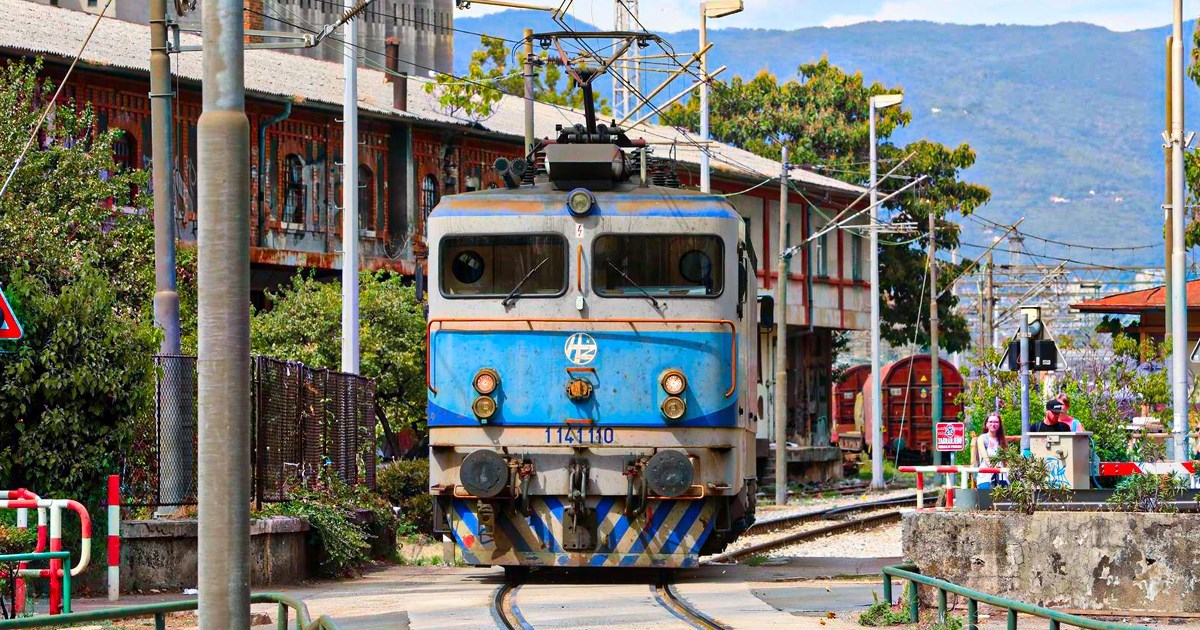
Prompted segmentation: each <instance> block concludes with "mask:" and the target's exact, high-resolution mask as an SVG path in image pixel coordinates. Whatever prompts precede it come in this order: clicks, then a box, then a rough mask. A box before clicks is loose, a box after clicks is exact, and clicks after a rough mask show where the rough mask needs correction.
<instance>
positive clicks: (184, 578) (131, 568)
mask: <svg viewBox="0 0 1200 630" xmlns="http://www.w3.org/2000/svg"><path fill="white" fill-rule="evenodd" d="M308 530H309V527H308V524H307V523H305V522H304V521H302V520H300V519H297V518H289V517H275V518H271V519H259V520H254V521H251V525H250V559H251V573H250V576H251V577H250V579H251V583H252V584H253V585H254V586H268V585H271V584H293V583H296V582H299V581H301V580H304V579H306V578H308V577H310V576H311V575H312V572H311V571H310V564H311V563H310V561H309V548H308V546H307V545H306V544H305V540H306V538H307V535H308ZM196 531H197V522H196V521H195V520H148V521H126V522H124V523H121V590H122V591H130V592H137V591H141V592H144V591H149V590H152V589H154V590H163V591H169V592H180V591H182V590H183V589H185V588H195V587H196V571H197V564H196V563H197V555H196ZM102 560H103V559H102Z"/></svg>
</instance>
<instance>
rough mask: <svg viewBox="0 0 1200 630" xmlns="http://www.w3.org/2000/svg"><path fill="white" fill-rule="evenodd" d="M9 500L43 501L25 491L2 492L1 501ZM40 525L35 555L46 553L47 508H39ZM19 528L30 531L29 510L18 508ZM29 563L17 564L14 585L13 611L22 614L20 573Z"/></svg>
mask: <svg viewBox="0 0 1200 630" xmlns="http://www.w3.org/2000/svg"><path fill="white" fill-rule="evenodd" d="M8 499H26V500H33V501H37V500H39V499H41V497H39V496H38V495H36V494H34V493H32V492H30V491H28V490H26V489H24V488H18V489H17V490H0V500H8ZM37 511H38V524H37V546H36V548H35V549H34V550H33V551H34V553H41V552H43V551H46V526H47V523H46V510H45V508H37ZM17 528H18V529H29V508H17ZM28 567H29V563H28V562H19V563H17V571H18V574H17V576H16V579H15V580H14V583H13V611H14V612H16V613H21V612H24V611H25V601H26V588H25V580H24V578H22V577H21V575H20V571H21V570H22V569H28Z"/></svg>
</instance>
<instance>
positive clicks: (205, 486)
mask: <svg viewBox="0 0 1200 630" xmlns="http://www.w3.org/2000/svg"><path fill="white" fill-rule="evenodd" d="M202 11H203V25H204V35H203V37H204V40H203V46H204V48H203V50H204V61H203V67H204V75H203V76H204V79H203V80H204V83H203V92H204V109H203V113H201V114H200V121H199V123H198V124H197V137H198V143H197V144H198V146H197V157H198V168H197V183H198V195H197V199H198V202H199V211H200V212H199V235H198V243H199V263H198V276H199V279H198V294H199V332H200V344H199V360H198V362H197V371H198V376H199V405H198V407H199V412H200V430H199V439H200V475H199V478H200V484H199V487H200V527H199V530H200V531H199V579H198V585H199V590H200V596H199V600H200V601H199V611H198V612H199V621H200V628H201V629H202V630H226V629H229V628H248V627H250V123H249V121H248V120H247V119H246V89H245V62H244V58H243V55H244V47H245V44H244V29H243V25H242V2H241V0H206V1H205V2H203V3H202Z"/></svg>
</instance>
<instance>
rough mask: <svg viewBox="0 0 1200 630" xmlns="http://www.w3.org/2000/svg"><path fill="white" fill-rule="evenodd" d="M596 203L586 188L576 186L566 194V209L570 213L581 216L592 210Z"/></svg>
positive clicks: (593, 196)
mask: <svg viewBox="0 0 1200 630" xmlns="http://www.w3.org/2000/svg"><path fill="white" fill-rule="evenodd" d="M595 205H596V197H595V195H593V194H592V191H590V190H588V189H586V188H576V189H575V190H572V191H571V194H569V195H567V210H569V211H570V212H571V214H573V215H575V216H577V217H582V216H584V215H585V214H587V213H589V212H591V211H592V208H593V207H595Z"/></svg>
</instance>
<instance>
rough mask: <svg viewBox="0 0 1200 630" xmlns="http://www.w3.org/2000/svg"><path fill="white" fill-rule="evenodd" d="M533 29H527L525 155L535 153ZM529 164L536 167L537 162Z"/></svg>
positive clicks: (534, 157)
mask: <svg viewBox="0 0 1200 630" xmlns="http://www.w3.org/2000/svg"><path fill="white" fill-rule="evenodd" d="M533 62H534V58H533V29H531V28H527V29H525V155H530V156H531V157H532V158H533V159H534V160H535V161H536V159H537V158H536V156H532V155H531V154H532V153H533ZM529 166H531V167H534V168H536V167H537V165H536V164H530V165H529Z"/></svg>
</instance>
